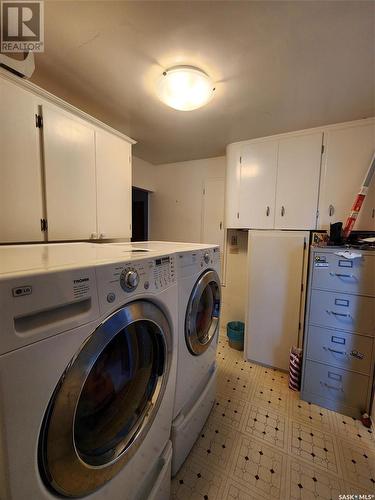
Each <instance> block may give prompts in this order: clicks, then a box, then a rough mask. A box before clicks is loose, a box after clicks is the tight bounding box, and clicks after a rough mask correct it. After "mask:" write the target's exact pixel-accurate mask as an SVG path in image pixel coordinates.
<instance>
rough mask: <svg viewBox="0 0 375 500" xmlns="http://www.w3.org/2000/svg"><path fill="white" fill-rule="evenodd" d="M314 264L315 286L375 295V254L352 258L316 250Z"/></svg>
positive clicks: (313, 282)
mask: <svg viewBox="0 0 375 500" xmlns="http://www.w3.org/2000/svg"><path fill="white" fill-rule="evenodd" d="M312 265H313V269H312V271H313V280H312V287H313V288H321V289H326V290H337V291H343V292H347V293H353V294H362V295H374V296H375V255H363V256H362V257H361V258H358V259H353V260H350V259H345V257H340V256H338V255H335V254H334V253H328V252H327V253H325V252H315V253H314V258H313V263H312Z"/></svg>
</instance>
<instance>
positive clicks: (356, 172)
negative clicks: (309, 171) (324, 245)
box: [319, 119, 375, 230]
mask: <svg viewBox="0 0 375 500" xmlns="http://www.w3.org/2000/svg"><path fill="white" fill-rule="evenodd" d="M324 135H325V154H324V161H323V169H322V179H321V187H320V201H319V227H320V228H321V229H328V228H329V225H330V224H332V223H334V222H339V221H341V222H343V223H344V224H345V221H346V218H347V217H348V216H349V213H350V209H351V207H352V205H353V202H354V199H355V197H356V195H357V194H358V191H359V189H360V187H361V185H362V182H363V180H364V177H365V175H366V172H367V169H368V167H369V164H370V161H371V158H372V155H373V153H374V151H375V120H373V119H368V120H361V121H358V122H352V123H348V124H344V125H342V126H337V127H332V128H330V129H328V130H327V131H326V132H325V134H324ZM374 184H375V179H373V180H372V185H371V186H370V190H369V194H368V196H367V197H366V200H365V203H364V205H363V208H362V211H361V212H362V213H360V217H359V219H358V221H357V222H356V224H355V227H354V229H362V230H374V229H375V219H374V215H375V214H374V213H373V209H374V208H375V191H374V189H375V188H374Z"/></svg>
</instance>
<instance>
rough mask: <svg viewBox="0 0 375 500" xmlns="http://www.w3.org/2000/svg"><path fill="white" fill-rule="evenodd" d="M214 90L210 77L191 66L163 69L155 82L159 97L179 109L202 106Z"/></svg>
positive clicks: (186, 109) (188, 109) (187, 109)
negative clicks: (156, 82)
mask: <svg viewBox="0 0 375 500" xmlns="http://www.w3.org/2000/svg"><path fill="white" fill-rule="evenodd" d="M214 90H215V89H214V88H213V83H212V80H211V78H210V77H209V76H208V75H207V74H206V73H204V72H203V71H201V70H200V69H198V68H193V67H191V66H176V67H174V68H170V69H168V70H166V71H164V73H163V75H162V76H161V77H160V79H159V81H158V84H157V94H158V96H159V99H160V100H161V101H163V102H164V103H165V104H167V105H168V106H170V107H171V108H174V109H178V110H180V111H191V110H193V109H197V108H200V107H202V106H204V105H205V104H207V102H208V101H209V100H210V99H211V98H212V95H213V91H214Z"/></svg>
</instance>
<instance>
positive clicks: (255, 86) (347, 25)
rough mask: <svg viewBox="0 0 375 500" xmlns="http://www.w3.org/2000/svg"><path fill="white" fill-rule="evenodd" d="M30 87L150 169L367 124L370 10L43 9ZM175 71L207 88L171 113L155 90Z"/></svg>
mask: <svg viewBox="0 0 375 500" xmlns="http://www.w3.org/2000/svg"><path fill="white" fill-rule="evenodd" d="M45 27H46V36H45V52H44V53H43V54H40V55H37V59H36V64H37V70H36V72H35V74H34V75H33V78H32V80H33V81H34V82H35V83H37V84H39V85H41V86H42V87H44V88H46V89H47V90H49V91H51V92H53V93H55V94H57V95H58V96H60V97H62V98H63V99H66V100H67V101H69V102H71V103H72V104H74V105H76V106H78V107H80V108H82V109H84V110H85V111H87V112H89V113H91V114H93V115H94V116H96V117H97V118H99V119H101V120H103V121H105V122H107V123H108V124H110V125H112V126H113V127H115V128H117V129H119V130H121V131H122V132H124V133H126V134H128V135H129V136H131V137H132V138H134V139H136V140H137V141H138V142H139V143H138V144H137V145H136V147H135V154H136V155H137V156H139V157H141V158H143V159H145V160H148V161H150V162H152V163H164V162H172V161H181V160H191V159H196V158H205V157H212V156H219V155H221V154H223V153H224V152H225V146H226V144H228V143H230V142H233V141H237V140H241V139H250V138H254V137H260V136H265V135H271V134H275V133H280V132H286V131H291V130H298V129H302V128H308V127H314V126H319V125H324V124H328V123H336V122H340V121H346V120H352V119H358V118H363V117H367V116H372V115H374V114H375V94H374V92H375V59H374V57H375V56H374V54H375V51H374V49H375V2H373V1H303V0H297V1H291V2H284V1H172V2H167V1H163V2H159V1H151V2H143V1H132V2H127V1H117V2H112V1H97V2H92V1H52V0H50V1H47V2H46V3H45ZM176 64H190V65H195V66H199V67H201V68H202V69H204V70H205V71H206V72H208V73H209V74H210V75H211V76H212V77H213V79H214V80H215V87H216V91H215V96H214V99H213V100H212V101H211V102H210V103H209V104H208V105H206V106H205V107H204V108H201V109H200V110H196V111H191V112H181V111H176V110H173V109H171V108H168V107H166V106H165V105H164V104H162V103H161V102H160V101H159V100H158V99H157V97H156V95H155V91H154V85H155V81H156V80H157V78H158V77H159V75H160V74H161V72H162V71H163V70H164V69H166V68H168V67H170V66H173V65H176Z"/></svg>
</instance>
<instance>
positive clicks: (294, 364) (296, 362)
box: [288, 346, 302, 391]
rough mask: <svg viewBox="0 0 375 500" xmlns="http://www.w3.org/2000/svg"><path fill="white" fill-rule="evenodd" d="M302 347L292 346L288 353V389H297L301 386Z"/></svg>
mask: <svg viewBox="0 0 375 500" xmlns="http://www.w3.org/2000/svg"><path fill="white" fill-rule="evenodd" d="M301 368H302V349H299V348H298V347H294V346H293V347H292V348H291V349H290V355H289V384H288V385H289V389H292V391H299V390H300V387H301Z"/></svg>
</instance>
